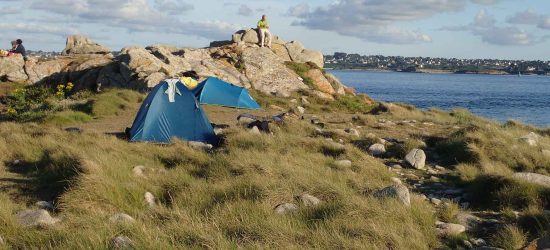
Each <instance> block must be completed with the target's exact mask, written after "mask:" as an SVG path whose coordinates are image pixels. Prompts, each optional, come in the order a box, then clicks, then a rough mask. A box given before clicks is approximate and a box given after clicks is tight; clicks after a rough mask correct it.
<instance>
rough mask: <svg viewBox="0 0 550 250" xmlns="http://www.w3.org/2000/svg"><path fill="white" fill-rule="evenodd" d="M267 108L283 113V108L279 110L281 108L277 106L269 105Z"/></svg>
mask: <svg viewBox="0 0 550 250" xmlns="http://www.w3.org/2000/svg"><path fill="white" fill-rule="evenodd" d="M269 108H270V109H275V110H278V111H285V109H284V108H281V107H279V106H277V105H273V104H272V105H269Z"/></svg>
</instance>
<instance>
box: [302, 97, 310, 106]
mask: <svg viewBox="0 0 550 250" xmlns="http://www.w3.org/2000/svg"><path fill="white" fill-rule="evenodd" d="M300 101H301V102H302V104H304V105H309V104H310V103H309V101H308V100H307V97H305V96H302V97H300Z"/></svg>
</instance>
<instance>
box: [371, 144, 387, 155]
mask: <svg viewBox="0 0 550 250" xmlns="http://www.w3.org/2000/svg"><path fill="white" fill-rule="evenodd" d="M368 151H369V154H371V155H372V156H380V155H383V154H385V153H386V147H385V146H384V144H380V143H376V144H372V145H371V146H370V147H369V149H368Z"/></svg>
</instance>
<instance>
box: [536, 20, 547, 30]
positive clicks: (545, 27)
mask: <svg viewBox="0 0 550 250" xmlns="http://www.w3.org/2000/svg"><path fill="white" fill-rule="evenodd" d="M537 27H539V28H541V29H547V30H550V17H546V18H544V19H543V20H542V21H541V22H540V23H539V24H538V25H537Z"/></svg>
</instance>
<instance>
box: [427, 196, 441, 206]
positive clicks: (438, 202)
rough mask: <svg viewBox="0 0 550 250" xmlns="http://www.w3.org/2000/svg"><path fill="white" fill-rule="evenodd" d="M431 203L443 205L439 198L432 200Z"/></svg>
mask: <svg viewBox="0 0 550 250" xmlns="http://www.w3.org/2000/svg"><path fill="white" fill-rule="evenodd" d="M430 202H431V203H432V204H434V205H436V206H439V204H441V200H440V199H438V198H431V199H430Z"/></svg>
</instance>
